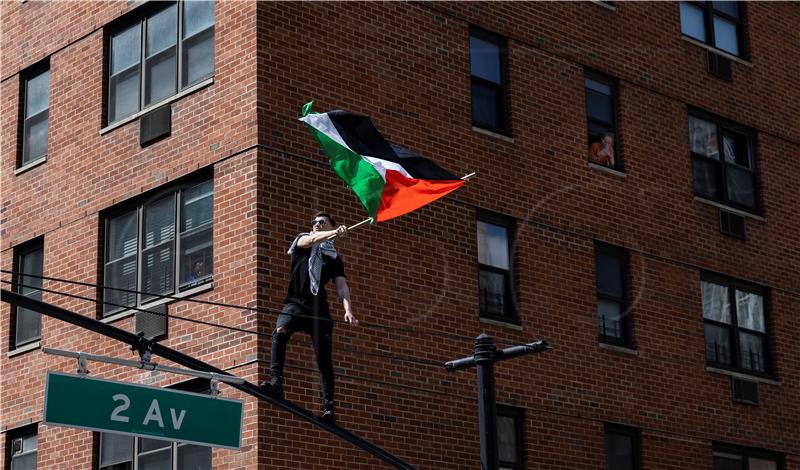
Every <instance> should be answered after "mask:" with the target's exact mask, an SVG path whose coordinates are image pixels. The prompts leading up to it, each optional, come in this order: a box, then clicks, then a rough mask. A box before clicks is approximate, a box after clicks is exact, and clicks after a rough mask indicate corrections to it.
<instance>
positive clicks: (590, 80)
mask: <svg viewBox="0 0 800 470" xmlns="http://www.w3.org/2000/svg"><path fill="white" fill-rule="evenodd" d="M584 87H585V91H586V120H587V123H586V129H587V131H588V139H587V142H588V148H589V161H590V162H592V163H597V164H598V165H604V166H607V167H609V168H614V169H620V168H621V165H620V161H619V160H620V159H619V152H618V151H617V149H618V146H617V144H616V135H617V104H616V101H617V85H616V82H615V81H614V80H613V79H611V78H608V77H604V76H603V75H600V74H597V73H594V72H589V71H587V72H586V75H585V77H584Z"/></svg>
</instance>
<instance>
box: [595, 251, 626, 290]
mask: <svg viewBox="0 0 800 470" xmlns="http://www.w3.org/2000/svg"><path fill="white" fill-rule="evenodd" d="M595 260H596V266H597V274H596V276H597V280H596V283H597V291H598V292H599V293H602V294H607V295H611V296H614V297H617V298H623V297H624V296H625V291H624V286H623V262H622V259H620V257H618V256H614V255H612V254H609V253H602V252H600V253H597V254H596V257H595Z"/></svg>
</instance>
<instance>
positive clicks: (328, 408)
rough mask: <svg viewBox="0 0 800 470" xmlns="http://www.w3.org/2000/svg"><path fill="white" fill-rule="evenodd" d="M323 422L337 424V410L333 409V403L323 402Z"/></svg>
mask: <svg viewBox="0 0 800 470" xmlns="http://www.w3.org/2000/svg"><path fill="white" fill-rule="evenodd" d="M322 420H323V421H326V422H327V423H328V424H336V410H335V409H334V407H333V402H332V401H327V400H326V401H323V403H322Z"/></svg>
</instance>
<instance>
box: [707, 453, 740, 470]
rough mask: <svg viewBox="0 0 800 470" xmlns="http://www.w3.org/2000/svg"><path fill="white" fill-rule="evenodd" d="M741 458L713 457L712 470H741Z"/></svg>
mask: <svg viewBox="0 0 800 470" xmlns="http://www.w3.org/2000/svg"><path fill="white" fill-rule="evenodd" d="M743 469H744V467H743V462H742V459H741V458H736V457H723V456H714V470H743Z"/></svg>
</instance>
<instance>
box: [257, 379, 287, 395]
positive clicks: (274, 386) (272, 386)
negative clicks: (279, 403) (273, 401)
mask: <svg viewBox="0 0 800 470" xmlns="http://www.w3.org/2000/svg"><path fill="white" fill-rule="evenodd" d="M259 385H260V386H261V388H262V389H264V390H266V391H267V392H268V393H271V394H272V395H277V397H278V398H280V399H283V376H282V375H277V374H276V375H273V376H272V378H271V379H270V381H269V383H267V382H261V383H260V384H259Z"/></svg>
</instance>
